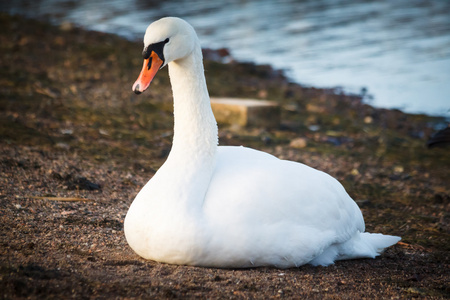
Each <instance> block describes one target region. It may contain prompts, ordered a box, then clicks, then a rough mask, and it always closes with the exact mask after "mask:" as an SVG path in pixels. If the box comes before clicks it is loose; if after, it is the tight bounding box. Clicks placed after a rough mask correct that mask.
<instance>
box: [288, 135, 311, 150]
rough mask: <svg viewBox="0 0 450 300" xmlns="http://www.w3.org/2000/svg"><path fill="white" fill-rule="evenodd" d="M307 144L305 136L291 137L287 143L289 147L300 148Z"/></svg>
mask: <svg viewBox="0 0 450 300" xmlns="http://www.w3.org/2000/svg"><path fill="white" fill-rule="evenodd" d="M307 145H308V141H307V139H306V138H302V137H300V138H296V139H293V140H292V141H291V142H290V143H289V147H291V148H295V149H302V148H305V147H306V146H307Z"/></svg>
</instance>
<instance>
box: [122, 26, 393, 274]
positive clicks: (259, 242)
mask: <svg viewBox="0 0 450 300" xmlns="http://www.w3.org/2000/svg"><path fill="white" fill-rule="evenodd" d="M144 44H145V48H144V58H146V60H145V61H144V66H143V70H142V72H141V75H140V77H139V79H138V81H136V83H135V85H134V86H133V90H134V91H135V92H137V93H140V92H143V91H144V90H145V89H146V88H147V87H148V85H149V84H150V81H151V80H152V78H153V76H154V75H155V74H156V71H157V70H158V69H159V68H160V67H163V66H165V65H166V64H168V65H169V75H170V79H171V84H172V89H173V96H174V116H175V128H174V140H173V147H172V150H171V152H170V154H169V157H168V159H167V161H166V162H165V163H164V165H163V166H162V167H161V168H160V169H159V170H158V172H157V173H156V174H155V175H154V177H153V178H152V179H151V180H150V181H149V182H148V183H147V184H146V185H145V187H144V188H143V189H142V190H141V191H140V192H139V194H138V195H137V197H136V199H135V200H134V201H133V203H132V205H131V207H130V209H129V211H128V214H127V216H126V219H125V224H124V227H125V228H124V229H125V235H126V238H127V241H128V243H129V245H130V246H131V248H132V249H133V250H134V251H136V253H137V254H139V255H140V256H142V257H144V258H146V259H152V260H156V261H161V262H166V263H172V264H187V265H196V266H212V267H252V266H268V265H270V266H277V267H283V268H285V267H292V266H299V265H302V264H306V263H310V264H313V265H318V264H320V265H329V264H331V263H333V262H334V261H335V260H338V259H352V258H361V257H375V256H377V255H378V254H379V253H380V252H381V251H382V250H383V249H384V248H385V247H388V246H390V245H393V244H395V243H396V242H397V241H399V240H400V238H399V237H394V236H386V235H381V234H369V233H364V219H363V217H362V214H361V211H360V210H359V208H358V206H357V205H356V203H355V202H354V201H353V200H352V199H351V198H350V197H349V196H348V194H347V193H346V191H345V190H344V188H343V187H342V185H341V184H340V183H339V182H338V181H337V180H335V179H334V178H332V177H331V176H329V175H327V174H325V173H323V172H321V171H318V170H315V169H312V168H310V167H308V166H306V165H303V164H300V163H296V162H291V161H284V160H279V159H278V158H276V157H274V156H272V155H270V154H267V153H264V152H261V151H257V150H253V149H249V148H245V147H227V146H225V147H223V146H221V147H219V146H217V125H216V121H215V119H214V115H213V113H212V111H211V106H210V100H209V95H208V91H207V88H206V82H205V77H204V74H203V64H202V55H201V49H200V44H199V41H198V38H197V35H196V34H195V31H194V29H193V28H192V27H191V26H190V25H189V24H187V23H186V22H185V21H183V20H181V19H178V18H164V19H161V20H159V21H156V22H154V23H153V24H151V25H150V26H149V28H148V29H147V31H146V35H145V37H144ZM161 45H162V49H161ZM158 52H159V53H158ZM149 57H150V58H149ZM154 68H156V70H154ZM146 73H151V74H150V75H148V74H146ZM146 76H147V77H146Z"/></svg>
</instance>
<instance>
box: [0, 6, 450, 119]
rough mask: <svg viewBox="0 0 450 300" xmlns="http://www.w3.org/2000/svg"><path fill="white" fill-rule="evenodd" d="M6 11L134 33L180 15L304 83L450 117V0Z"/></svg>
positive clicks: (205, 36)
mask: <svg viewBox="0 0 450 300" xmlns="http://www.w3.org/2000/svg"><path fill="white" fill-rule="evenodd" d="M3 2H5V3H3ZM0 10H2V11H8V12H10V13H18V14H23V15H27V16H30V17H35V18H40V19H45V20H50V21H52V22H54V23H62V22H72V23H74V24H77V25H80V26H82V27H84V28H86V29H93V30H98V31H104V32H111V33H116V34H118V35H121V36H124V37H126V38H129V39H142V36H143V33H144V31H145V29H146V27H147V26H148V24H149V23H150V22H151V21H153V20H156V19H158V18H160V17H163V16H169V15H170V16H178V17H182V18H184V19H185V20H187V21H188V22H190V23H191V24H192V25H193V26H194V27H195V28H196V30H197V33H198V34H199V37H200V39H201V41H202V44H203V47H208V48H222V47H226V48H228V49H229V50H230V51H231V53H232V56H233V57H235V58H236V59H237V60H241V61H253V62H256V63H261V64H271V65H273V66H274V67H275V68H281V69H284V70H286V73H287V75H288V76H289V77H290V78H291V79H292V80H294V81H296V82H298V83H301V84H304V85H311V86H316V87H337V86H339V87H342V88H343V89H344V90H345V91H349V92H354V93H359V92H360V91H361V89H362V88H366V89H367V90H368V93H369V94H370V95H372V97H373V99H370V98H367V100H366V101H368V102H369V103H370V104H372V105H374V106H376V107H385V108H399V109H402V110H403V111H406V112H411V113H427V114H431V115H444V116H447V117H450V1H445V0H442V1H439V0H435V1H433V0H430V1H425V0H393V1H365V0H356V1H347V0H336V1H334V0H310V1H308V0H305V1H294V0H285V1H270V0H260V1H257V0H225V1H208V0H189V1H187V0H170V1H149V0H145V1H144V0H127V1H119V0H113V1H106V0H101V1H88V0H84V1H76V0H41V1H39V0H35V1H25V0H14V1H8V3H7V2H6V1H2V3H0ZM139 53H140V52H137V54H136V55H139Z"/></svg>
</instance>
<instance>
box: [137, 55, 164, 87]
mask: <svg viewBox="0 0 450 300" xmlns="http://www.w3.org/2000/svg"><path fill="white" fill-rule="evenodd" d="M163 63H164V62H163V61H162V60H161V59H160V58H159V56H158V54H156V53H155V52H154V51H152V53H151V54H150V57H149V58H147V59H144V65H143V66H142V71H141V74H139V77H138V79H137V80H136V82H135V83H134V84H133V91H134V92H135V93H136V94H140V93H142V92H143V91H145V90H146V89H147V88H148V86H149V85H150V83H151V82H152V80H153V77H155V75H156V73H157V72H158V70H159V68H160V67H161V66H162V64H163Z"/></svg>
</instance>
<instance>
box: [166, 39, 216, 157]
mask: <svg viewBox="0 0 450 300" xmlns="http://www.w3.org/2000/svg"><path fill="white" fill-rule="evenodd" d="M169 76H170V81H171V84H172V90H173V98H174V118H175V126H174V139H173V146H172V151H171V156H174V155H177V156H178V155H182V156H183V157H186V158H188V157H189V158H190V159H194V158H200V157H199V156H201V158H200V159H202V160H204V159H207V158H211V157H213V156H214V155H215V153H216V149H217V124H216V120H215V118H214V115H213V113H212V110H211V103H210V98H209V95H208V89H207V87H206V80H205V75H204V70H203V62H202V53H201V49H200V46H199V45H197V46H196V48H195V49H194V51H193V52H192V53H191V54H190V55H189V56H187V57H185V58H183V59H179V60H176V61H174V62H171V63H170V64H169Z"/></svg>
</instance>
